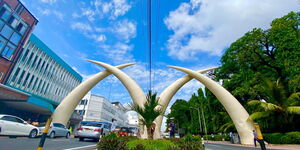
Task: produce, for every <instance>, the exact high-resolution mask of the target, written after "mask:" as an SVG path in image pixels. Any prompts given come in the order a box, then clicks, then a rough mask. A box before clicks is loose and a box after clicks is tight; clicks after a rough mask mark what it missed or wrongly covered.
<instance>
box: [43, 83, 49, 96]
mask: <svg viewBox="0 0 300 150" xmlns="http://www.w3.org/2000/svg"><path fill="white" fill-rule="evenodd" d="M48 88H49V83H48V84H47V87H46V89H45V91H44V95H45V94H46V93H47V91H48Z"/></svg>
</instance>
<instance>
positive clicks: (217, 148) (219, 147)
mask: <svg viewBox="0 0 300 150" xmlns="http://www.w3.org/2000/svg"><path fill="white" fill-rule="evenodd" d="M205 150H260V148H259V147H257V148H254V147H241V146H233V145H225V144H210V143H205ZM268 150H271V149H268Z"/></svg>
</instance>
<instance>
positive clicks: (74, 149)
mask: <svg viewBox="0 0 300 150" xmlns="http://www.w3.org/2000/svg"><path fill="white" fill-rule="evenodd" d="M95 146H96V144H93V145H87V146H81V147H74V148H69V149H64V150H79V149H82V148H90V147H95Z"/></svg>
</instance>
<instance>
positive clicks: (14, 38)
mask: <svg viewBox="0 0 300 150" xmlns="http://www.w3.org/2000/svg"><path fill="white" fill-rule="evenodd" d="M20 40H21V35H19V34H18V33H17V32H14V33H13V35H12V36H11V38H10V41H11V42H13V43H14V44H16V45H18V43H19V41H20Z"/></svg>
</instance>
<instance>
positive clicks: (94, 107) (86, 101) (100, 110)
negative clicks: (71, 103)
mask: <svg viewBox="0 0 300 150" xmlns="http://www.w3.org/2000/svg"><path fill="white" fill-rule="evenodd" d="M76 111H77V112H78V113H79V114H80V115H82V116H83V120H84V121H100V122H111V121H112V119H113V118H114V119H116V120H117V121H116V125H118V126H127V125H128V120H127V118H126V114H125V113H126V110H125V108H124V107H123V106H122V104H121V103H118V102H117V103H110V102H109V101H108V100H107V99H106V98H104V97H101V96H97V95H94V94H91V93H88V94H87V95H85V97H84V98H83V99H82V101H81V102H80V104H79V105H78V106H77V108H76Z"/></svg>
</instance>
